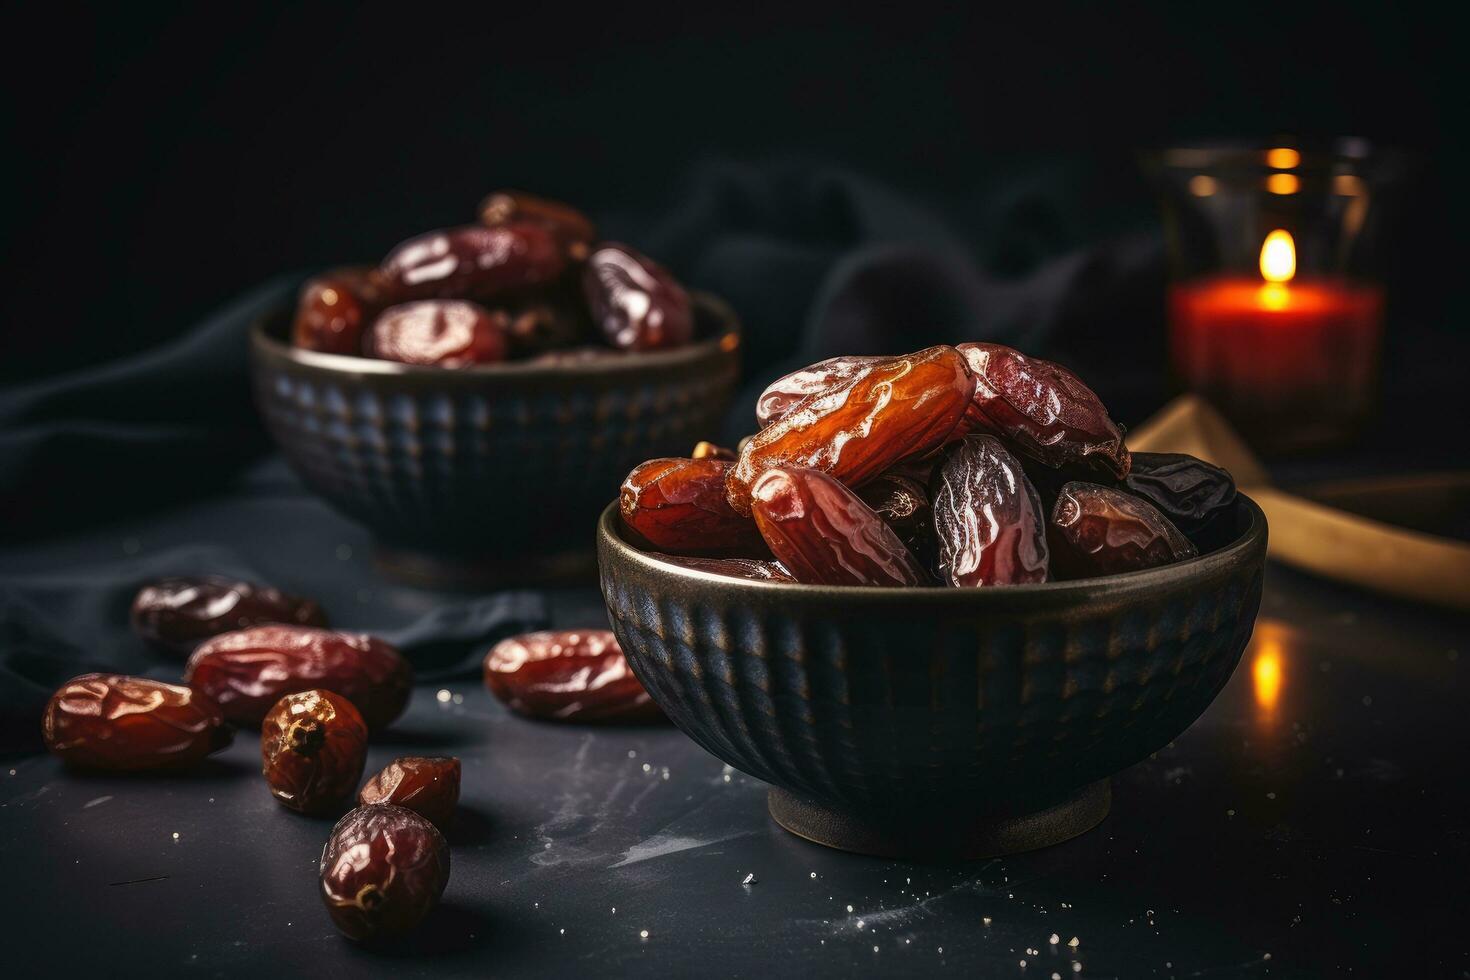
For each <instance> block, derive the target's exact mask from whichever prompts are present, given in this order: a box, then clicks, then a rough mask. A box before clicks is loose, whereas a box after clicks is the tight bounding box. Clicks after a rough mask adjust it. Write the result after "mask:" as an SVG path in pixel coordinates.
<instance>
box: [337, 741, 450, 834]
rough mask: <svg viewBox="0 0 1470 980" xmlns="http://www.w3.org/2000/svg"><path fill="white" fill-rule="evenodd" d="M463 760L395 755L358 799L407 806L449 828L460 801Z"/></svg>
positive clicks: (358, 795)
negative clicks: (460, 761)
mask: <svg viewBox="0 0 1470 980" xmlns="http://www.w3.org/2000/svg"><path fill="white" fill-rule="evenodd" d="M459 774H460V765H459V760H458V759H455V758H428V757H425V756H404V757H403V758H401V759H394V760H393V761H392V762H390V763H389V764H388V765H387V766H386V767H385V768H384V769H383V770H382V771H381V772H379V773H378V774H377V775H375V776H373V777H372V778H371V779H369V780H368V781H367V782H366V783H364V784H363V787H362V789H361V790H360V791H359V792H358V794H357V802H358V803H360V804H362V805H363V806H369V805H373V804H378V803H392V804H395V805H397V806H401V807H406V808H408V809H410V810H412V811H413V812H414V813H417V814H418V815H419V816H421V817H423V818H424V819H426V820H428V821H429V822H430V823H432V824H433V825H434V826H436V827H438V828H439V829H440V830H444V831H447V830H448V829H449V825H450V824H452V823H453V822H454V809H455V807H457V806H458V805H459Z"/></svg>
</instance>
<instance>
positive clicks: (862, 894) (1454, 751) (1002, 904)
mask: <svg viewBox="0 0 1470 980" xmlns="http://www.w3.org/2000/svg"><path fill="white" fill-rule="evenodd" d="M212 506H213V505H212ZM302 506H303V507H304V508H306V510H305V511H304V512H303V513H304V515H305V516H304V517H303V519H302V520H301V521H300V522H299V525H298V526H297V527H294V528H293V527H275V528H272V529H267V530H266V531H264V532H263V533H262V535H260V536H258V537H257V539H256V540H254V541H253V542H252V543H249V544H248V545H246V546H244V547H245V550H246V551H249V550H250V549H251V548H254V549H256V550H257V551H258V552H259V553H260V554H264V553H265V552H266V551H268V550H269V549H270V548H271V547H272V546H273V544H275V543H277V542H276V541H275V539H274V538H273V537H272V536H273V535H275V536H277V537H279V536H283V535H288V534H290V535H293V536H294V545H293V546H294V547H298V548H300V547H320V548H322V549H333V550H334V553H335V558H336V559H337V560H340V564H341V570H340V574H341V575H342V576H344V577H346V578H347V579H349V580H351V581H353V582H357V581H360V582H361V583H362V585H361V588H360V589H359V593H360V595H361V596H362V601H363V604H364V608H365V609H367V608H368V607H369V606H371V605H372V604H373V603H374V602H375V601H376V600H374V598H373V596H374V592H373V591H372V590H373V584H372V583H373V582H374V580H375V578H374V577H375V573H374V572H373V570H372V568H371V565H370V563H369V560H368V557H367V556H368V552H369V550H370V549H369V548H368V547H366V541H365V538H364V536H363V533H362V532H361V531H360V530H359V529H357V528H355V527H353V526H351V525H348V524H346V522H343V521H341V520H340V519H337V518H334V517H331V516H330V515H328V514H327V513H326V512H325V511H324V510H320V511H319V510H317V508H320V505H319V504H316V503H315V502H303V504H302ZM212 519H213V518H212V517H211V514H210V512H209V509H208V508H205V509H203V510H200V511H198V512H182V513H178V514H174V515H169V517H168V518H167V520H166V521H164V520H160V522H159V523H157V524H156V525H151V526H149V525H144V526H143V527H142V529H141V530H137V531H136V533H137V534H138V535H140V537H136V538H135V537H132V536H128V537H125V538H124V537H122V536H121V534H119V535H112V536H109V535H108V534H100V535H99V534H92V535H91V536H89V537H88V538H87V539H86V540H85V541H82V540H79V541H78V542H76V543H74V544H71V545H66V544H63V545H62V546H59V547H57V546H52V547H50V550H49V551H48V552H47V554H48V555H49V556H50V557H49V558H48V559H47V560H49V561H55V562H62V563H65V562H71V561H77V560H81V559H83V558H85V557H88V556H89V555H90V556H91V557H95V552H96V551H97V549H104V548H105V549H111V550H112V551H113V552H116V550H117V548H118V545H119V542H120V541H121V543H122V548H123V551H124V552H126V553H128V554H133V553H136V552H137V551H138V550H139V548H140V547H142V548H144V549H146V548H147V547H150V546H151V545H152V544H153V543H155V542H157V543H160V544H161V543H164V542H165V539H167V538H169V537H170V536H172V537H176V538H177V537H180V536H183V537H187V536H189V535H191V534H197V533H200V531H199V529H200V528H204V527H208V526H209V525H210V522H211V520H212ZM132 533H133V532H129V534H130V535H131V534H132ZM140 541H141V542H142V543H141V544H140ZM39 555H40V553H39V552H37V553H35V554H32V555H31V556H30V559H31V560H36V561H39ZM10 557H11V558H12V559H13V560H27V556H26V555H19V556H17V555H15V554H12V555H11V556H10ZM552 616H553V620H554V621H555V622H556V623H557V624H558V625H590V624H599V623H601V622H602V621H603V620H604V614H603V612H602V608H601V602H600V599H599V598H598V596H597V594H596V592H595V591H594V590H593V589H590V588H585V589H568V590H563V591H559V592H555V593H553V594H552ZM368 618H371V617H370V616H369V617H368ZM1465 625H1466V622H1465V620H1464V618H1463V617H1456V616H1451V615H1449V614H1444V613H1437V612H1433V611H1429V610H1425V609H1420V608H1417V607H1413V606H1407V605H1400V604H1390V603H1388V602H1385V601H1380V600H1378V599H1375V598H1373V597H1370V596H1367V595H1365V594H1362V593H1357V592H1353V591H1348V590H1345V589H1341V588H1338V587H1335V586H1331V585H1328V584H1325V583H1323V582H1320V581H1316V580H1313V579H1309V578H1305V577H1302V576H1299V575H1297V574H1294V573H1292V572H1289V571H1287V570H1284V569H1282V568H1280V567H1277V566H1272V568H1271V570H1270V572H1269V574H1268V577H1267V586H1266V596H1265V600H1264V602H1263V605H1262V609H1261V615H1260V619H1259V621H1258V623H1257V626H1256V632H1255V638H1254V639H1253V640H1252V643H1251V646H1250V648H1249V649H1248V650H1247V651H1246V654H1245V657H1244V658H1243V660H1242V662H1241V665H1240V668H1239V669H1238V670H1237V671H1236V674H1235V677H1234V678H1233V679H1232V681H1231V682H1230V684H1229V686H1228V687H1227V688H1226V689H1225V691H1224V692H1223V693H1222V694H1221V695H1220V697H1219V699H1218V700H1217V701H1216V702H1215V704H1214V705H1213V706H1212V707H1211V708H1210V710H1209V711H1208V712H1207V713H1206V714H1205V715H1204V716H1203V717H1202V718H1201V719H1200V720H1199V721H1198V722H1197V723H1196V724H1195V725H1194V726H1193V727H1192V728H1190V729H1189V731H1188V732H1186V733H1185V734H1184V735H1182V736H1181V737H1180V738H1179V739H1178V740H1177V741H1176V742H1175V743H1174V744H1172V745H1170V746H1169V747H1168V748H1166V749H1164V750H1163V751H1161V752H1159V753H1158V754H1157V756H1156V757H1155V758H1153V759H1151V760H1149V761H1147V762H1145V763H1143V764H1140V765H1138V766H1135V767H1134V768H1132V769H1130V770H1128V771H1126V772H1124V773H1122V774H1121V775H1119V776H1117V777H1116V778H1115V779H1114V802H1113V809H1112V813H1111V815H1110V816H1109V817H1108V818H1107V820H1105V821H1104V822H1103V824H1102V825H1101V826H1099V827H1098V828H1097V829H1096V830H1094V831H1092V832H1090V833H1088V834H1086V835H1084V836H1083V837H1081V838H1079V839H1076V840H1073V841H1070V842H1068V843H1065V844H1062V845H1059V846H1056V847H1052V848H1048V849H1045V850H1042V851H1038V852H1034V853H1030V854H1018V855H1013V856H1010V857H1006V858H998V859H994V860H987V861H979V862H974V863H967V864H952V865H933V864H930V865H917V864H906V863H902V862H896V861H889V860H878V859H873V858H866V857H860V856H855V855H851V854H844V853H839V852H836V851H831V850H827V849H825V848H822V847H819V846H816V845H813V844H810V843H807V842H806V841H803V840H800V839H798V838H796V837H793V836H791V835H790V834H787V833H786V832H784V831H782V830H781V829H780V828H779V827H777V826H776V825H775V824H774V823H773V822H772V821H771V820H770V819H769V817H768V816H767V814H766V809H765V788H764V787H763V785H762V784H760V783H759V782H758V781H756V780H754V779H752V778H750V777H748V776H745V775H743V774H742V773H739V772H735V771H732V770H730V769H728V768H726V767H724V766H722V765H721V763H720V761H719V760H718V759H715V758H713V757H711V756H710V755H708V754H706V753H705V752H704V751H703V750H702V749H700V748H698V747H697V746H695V745H694V744H693V743H692V742H690V741H689V740H688V739H686V738H685V737H684V736H683V735H682V734H680V733H679V732H678V731H676V730H674V729H672V728H638V729H599V728H582V727H573V726H558V725H552V724H543V723H537V722H532V721H527V720H524V719H521V718H518V717H514V716H512V715H509V714H508V713H507V712H506V710H505V709H504V708H503V707H502V706H501V705H500V704H499V703H497V702H496V701H494V700H493V699H492V698H491V697H490V695H489V694H488V693H487V692H486V691H485V690H484V689H483V688H482V687H481V686H480V685H479V684H478V683H477V682H474V681H470V680H466V681H463V682H456V683H449V684H443V685H433V686H428V687H420V688H419V689H418V690H417V691H416V692H415V695H414V698H413V702H412V705H411V706H410V708H409V711H408V713H407V714H406V716H405V717H404V718H403V719H401V721H400V722H399V723H398V724H397V726H396V727H395V728H394V729H393V730H391V731H390V732H388V733H387V734H386V736H385V737H384V738H383V739H382V740H381V741H380V742H378V743H377V744H375V745H374V747H373V749H372V751H371V754H370V756H369V760H368V765H369V770H370V771H371V770H372V769H375V768H376V767H378V766H381V765H383V764H384V763H386V762H388V761H389V760H390V759H392V758H393V757H395V756H397V755H402V754H454V755H458V756H460V757H461V758H462V759H463V760H464V788H463V811H462V818H461V821H460V824H459V826H458V828H457V829H456V831H455V832H454V834H453V835H452V837H451V842H452V844H453V871H452V874H451V878H450V882H449V887H448V890H447V892H446V893H445V897H444V903H443V905H442V906H441V907H440V909H439V910H438V911H437V912H436V913H435V915H434V917H433V918H432V919H431V920H430V921H429V922H428V923H426V924H425V926H424V927H423V928H422V930H421V931H420V932H419V933H418V934H416V935H415V936H413V937H412V938H411V939H410V940H408V941H406V942H404V943H403V944H402V945H400V946H397V947H394V948H390V949H387V950H380V951H368V950H364V949H360V948H358V947H356V946H354V945H353V944H352V943H350V942H348V941H346V940H344V939H342V938H341V937H340V936H339V935H338V934H337V933H336V931H335V930H334V929H333V927H332V925H331V923H330V922H329V920H328V918H327V916H326V914H325V912H324V911H323V909H322V908H321V905H320V902H319V900H318V898H317V893H316V874H315V869H316V862H317V858H318V855H319V853H320V851H321V846H322V842H323V841H324V839H325V837H326V835H327V832H328V830H329V828H330V826H331V822H330V821H329V820H316V819H309V818H304V817H300V816H297V815H295V814H292V813H290V812H287V811H286V810H284V809H282V808H280V807H279V806H277V805H276V804H275V803H274V802H273V801H272V799H271V798H270V796H269V794H268V793H267V791H266V789H265V786H264V785H263V783H262V781H261V779H260V777H259V774H258V772H259V764H258V748H257V745H256V740H255V739H254V738H251V737H249V736H248V735H245V734H242V735H241V737H239V738H237V739H236V742H235V744H234V745H233V746H232V747H231V748H230V749H229V750H227V751H226V752H225V753H223V754H222V755H221V756H219V757H218V761H217V762H215V763H213V764H211V765H210V766H209V767H208V768H207V770H206V771H204V772H201V773H198V774H194V775H190V776H177V777H163V778H160V777H156V776H155V777H127V778H122V777H117V776H104V775H86V776H84V775H78V774H74V773H69V772H66V771H64V770H63V769H62V767H61V766H60V765H59V764H58V763H57V762H56V761H55V760H53V759H51V758H49V757H47V756H44V755H37V756H26V757H21V758H14V759H9V760H6V761H5V762H4V764H3V767H0V828H3V833H0V868H4V870H5V876H6V881H7V885H8V887H7V888H6V891H5V898H4V905H5V911H4V915H3V917H0V921H3V922H4V935H5V937H6V941H5V943H4V950H5V952H4V957H5V962H6V964H7V969H6V970H5V971H4V972H5V974H6V975H9V976H33V975H40V974H41V973H43V972H44V973H46V974H50V975H63V976H65V975H104V974H113V975H116V974H124V975H141V974H149V975H154V976H160V975H167V976H172V975H192V974H200V975H243V974H251V975H270V974H278V973H285V974H288V975H304V976H313V977H318V978H323V977H333V976H352V977H359V976H379V975H382V976H388V975H487V974H488V975H497V976H548V977H564V976H578V975H591V974H595V975H606V976H622V975H639V976H645V975H690V974H695V973H700V974H709V975H714V976H727V975H728V976H747V977H749V976H754V977H760V976H773V975H776V976H792V975H822V976H826V975H851V974H859V973H861V974H885V975H886V974H913V975H925V976H927V975H938V974H942V973H954V974H956V975H984V976H1017V977H1031V978H1037V977H1040V978H1049V977H1053V976H1060V977H1071V976H1082V977H1108V976H1121V977H1135V976H1142V977H1154V976H1157V977H1170V976H1174V977H1198V976H1208V977H1229V976H1247V977H1256V976H1263V977H1264V976H1273V977H1294V976H1361V977H1384V976H1396V977H1397V976H1457V977H1459V976H1467V975H1470V972H1467V967H1470V954H1467V950H1466V946H1465V945H1464V943H1463V935H1462V927H1463V912H1464V910H1465V908H1466V907H1467V905H1470V877H1467V870H1470V867H1467V865H1470V861H1467V827H1470V820H1467V816H1466V813H1467V804H1470V785H1467V779H1466V765H1465V752H1464V750H1465V748H1466V745H1467V740H1466V738H1465V718H1466V714H1467V711H1470V696H1467V693H1470V692H1467V688H1466V686H1465V684H1464V683H1462V680H1461V678H1462V674H1463V670H1464V669H1465V668H1464V667H1463V666H1462V663H1461V654H1462V652H1470V651H1467V650H1466V648H1465V643H1466V641H1465V637H1464V632H1463V629H1464V627H1465ZM752 875H753V876H754V877H753V879H750V876H752ZM747 879H750V881H749V883H748V884H747V883H746V882H747ZM1074 939H1075V943H1076V944H1075V945H1072V942H1073V941H1074ZM11 970H15V971H17V972H13V973H12V972H11Z"/></svg>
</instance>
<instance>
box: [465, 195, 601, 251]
mask: <svg viewBox="0 0 1470 980" xmlns="http://www.w3.org/2000/svg"><path fill="white" fill-rule="evenodd" d="M519 221H529V222H535V223H537V224H541V225H545V226H546V227H547V229H549V230H550V231H551V233H552V234H554V235H555V236H556V237H557V239H558V240H559V241H560V242H561V243H562V246H563V247H564V248H565V249H566V250H567V255H568V256H569V257H570V258H572V259H573V260H575V261H581V260H582V259H585V258H586V257H587V250H588V247H589V246H590V245H591V244H592V242H593V240H594V239H595V238H596V237H597V229H595V228H594V227H593V226H592V222H591V221H590V220H589V219H588V218H587V216H586V215H585V214H583V213H582V212H581V211H578V210H577V209H576V208H574V207H572V206H571V205H570V204H563V203H562V202H561V201H553V200H551V199H550V198H546V197H537V196H536V195H534V194H527V193H526V192H525V191H496V192H495V193H493V194H491V195H490V196H489V197H487V198H485V200H483V201H481V202H480V224H482V225H484V226H486V227H487V228H499V227H501V226H502V225H509V224H514V223H516V222H519Z"/></svg>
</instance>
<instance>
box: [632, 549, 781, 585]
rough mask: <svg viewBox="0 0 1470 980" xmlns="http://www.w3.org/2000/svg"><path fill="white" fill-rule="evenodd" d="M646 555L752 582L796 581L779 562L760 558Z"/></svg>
mask: <svg viewBox="0 0 1470 980" xmlns="http://www.w3.org/2000/svg"><path fill="white" fill-rule="evenodd" d="M648 557H650V558H657V559H658V560H659V561H666V562H668V563H669V564H671V565H678V566H680V567H681V568H692V569H694V570H695V571H697V572H709V573H710V574H712V575H724V576H726V577H727V578H743V579H748V580H749V581H752V582H795V581H796V579H794V578H792V577H791V573H790V572H788V571H786V569H785V567H784V566H783V565H782V564H781V563H780V562H778V561H765V560H764V559H760V558H694V557H690V556H688V555H661V554H659V553H658V552H656V551H654V552H650V553H649V555H648Z"/></svg>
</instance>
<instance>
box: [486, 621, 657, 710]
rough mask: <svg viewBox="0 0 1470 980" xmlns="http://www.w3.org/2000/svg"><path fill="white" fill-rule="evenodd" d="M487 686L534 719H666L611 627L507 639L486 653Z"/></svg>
mask: <svg viewBox="0 0 1470 980" xmlns="http://www.w3.org/2000/svg"><path fill="white" fill-rule="evenodd" d="M485 686H486V687H488V688H489V689H490V693H491V694H494V695H495V696H496V697H497V698H499V699H500V700H501V701H502V702H504V703H505V705H506V706H507V707H509V708H510V709H511V710H512V711H516V712H519V713H520V714H523V715H528V716H530V717H532V718H549V719H554V720H556V721H585V722H627V723H633V724H637V723H646V722H655V721H660V720H662V719H663V712H662V711H660V710H659V708H658V705H656V704H654V703H653V699H652V698H650V697H649V696H648V692H647V691H645V690H644V689H643V685H642V684H640V683H639V682H638V678H637V677H634V676H633V671H632V670H630V669H629V668H628V661H627V660H626V659H624V657H623V649H622V647H620V646H618V639H617V637H615V636H613V634H612V631H610V630H600V629H587V630H557V631H548V632H541V633H526V634H523V635H521V636H514V637H511V638H510V639H508V640H502V641H500V642H499V643H497V644H495V646H494V647H492V648H491V649H490V652H489V653H488V654H487V655H486V656H485Z"/></svg>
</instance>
